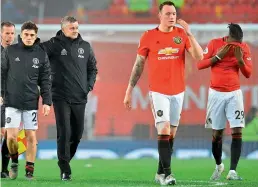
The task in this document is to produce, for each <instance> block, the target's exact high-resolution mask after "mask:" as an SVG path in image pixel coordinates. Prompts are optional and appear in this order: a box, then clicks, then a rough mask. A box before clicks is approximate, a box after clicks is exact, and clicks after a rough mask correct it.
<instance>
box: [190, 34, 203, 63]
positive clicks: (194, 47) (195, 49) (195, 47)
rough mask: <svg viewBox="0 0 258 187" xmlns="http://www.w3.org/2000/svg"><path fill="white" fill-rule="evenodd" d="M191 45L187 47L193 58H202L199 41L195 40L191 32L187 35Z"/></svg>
mask: <svg viewBox="0 0 258 187" xmlns="http://www.w3.org/2000/svg"><path fill="white" fill-rule="evenodd" d="M188 38H189V41H190V44H191V47H190V48H189V49H188V52H189V53H190V54H191V56H192V57H193V58H194V59H195V60H202V59H203V50H202V47H201V46H200V45H199V43H198V42H197V41H196V39H195V38H194V36H193V35H192V34H189V35H188Z"/></svg>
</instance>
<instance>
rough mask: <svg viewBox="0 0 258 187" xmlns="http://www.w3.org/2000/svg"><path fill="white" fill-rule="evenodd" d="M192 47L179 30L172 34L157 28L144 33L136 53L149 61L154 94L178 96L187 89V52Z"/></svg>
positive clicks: (151, 86)
mask: <svg viewBox="0 0 258 187" xmlns="http://www.w3.org/2000/svg"><path fill="white" fill-rule="evenodd" d="M190 47H191V45H190V41H189V39H188V37H187V35H186V33H185V31H184V30H183V29H181V28H179V27H174V29H173V31H171V32H161V31H160V30H159V29H158V28H155V29H152V30H149V31H146V32H145V33H144V34H143V36H142V37H141V40H140V43H139V47H138V52H137V53H138V55H141V56H144V57H147V58H148V65H149V66H148V67H149V69H148V76H149V87H150V90H151V91H154V92H159V93H162V94H167V95H175V94H178V93H181V92H183V91H184V90H185V81H184V79H185V78H184V69H185V49H187V50H188V49H189V48H190Z"/></svg>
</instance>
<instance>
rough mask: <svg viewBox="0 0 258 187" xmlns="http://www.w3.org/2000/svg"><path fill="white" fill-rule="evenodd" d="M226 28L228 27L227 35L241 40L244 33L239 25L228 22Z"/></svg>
mask: <svg viewBox="0 0 258 187" xmlns="http://www.w3.org/2000/svg"><path fill="white" fill-rule="evenodd" d="M228 28H229V36H230V37H232V38H234V39H235V40H238V41H242V40H243V36H244V33H243V31H242V28H241V27H240V25H238V24H235V23H230V24H228Z"/></svg>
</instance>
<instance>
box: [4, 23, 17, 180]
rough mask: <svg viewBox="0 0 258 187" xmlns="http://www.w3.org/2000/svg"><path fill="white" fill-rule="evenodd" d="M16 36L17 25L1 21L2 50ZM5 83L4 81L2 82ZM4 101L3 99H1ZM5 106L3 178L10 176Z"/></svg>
mask: <svg viewBox="0 0 258 187" xmlns="http://www.w3.org/2000/svg"><path fill="white" fill-rule="evenodd" d="M14 38H15V25H14V24H13V23H11V22H9V21H6V22H2V23H1V52H2V51H3V50H4V48H6V47H7V46H9V45H11V44H12V43H13V41H14ZM2 84H3V83H2ZM0 102H1V103H3V101H0ZM4 127H5V106H4V104H2V105H1V135H2V137H3V142H2V149H1V154H2V171H1V178H9V171H8V169H7V168H8V164H9V160H10V157H9V151H8V147H7V140H6V131H5V128H4Z"/></svg>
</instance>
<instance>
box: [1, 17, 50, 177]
mask: <svg viewBox="0 0 258 187" xmlns="http://www.w3.org/2000/svg"><path fill="white" fill-rule="evenodd" d="M37 32H38V28H37V26H36V25H35V24H34V23H32V22H25V23H24V24H23V25H22V28H21V35H20V36H18V44H15V45H11V46H8V47H7V48H6V49H4V50H3V52H2V56H1V73H2V74H1V78H2V81H3V83H4V84H2V85H1V99H2V98H3V96H4V103H5V107H6V113H5V115H6V124H5V128H6V130H7V145H8V149H9V152H10V157H11V159H12V164H11V168H10V172H9V177H10V178H11V179H16V178H17V175H18V144H17V136H18V133H19V126H20V123H21V122H22V124H23V128H24V129H25V134H26V139H27V152H26V161H27V162H26V167H25V171H26V174H25V176H26V177H27V179H33V172H34V162H35V158H36V152H37V146H36V144H37V139H36V130H37V129H38V120H37V110H38V102H39V96H40V94H41V96H42V100H43V111H42V112H43V114H44V115H45V116H46V115H48V114H49V111H50V105H51V100H52V99H51V80H50V75H51V74H50V72H51V71H50V63H49V60H48V57H47V54H46V52H45V51H44V50H43V49H42V48H41V47H40V46H39V45H38V44H39V42H40V41H39V38H37ZM38 86H39V87H40V94H39V89H38Z"/></svg>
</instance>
